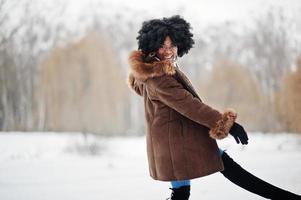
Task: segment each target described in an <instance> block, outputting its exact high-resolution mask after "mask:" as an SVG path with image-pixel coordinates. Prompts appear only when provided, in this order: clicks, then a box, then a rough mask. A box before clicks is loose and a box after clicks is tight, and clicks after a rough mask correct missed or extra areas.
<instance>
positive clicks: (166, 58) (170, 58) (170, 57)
mask: <svg viewBox="0 0 301 200" xmlns="http://www.w3.org/2000/svg"><path fill="white" fill-rule="evenodd" d="M172 59H173V56H164V60H172Z"/></svg>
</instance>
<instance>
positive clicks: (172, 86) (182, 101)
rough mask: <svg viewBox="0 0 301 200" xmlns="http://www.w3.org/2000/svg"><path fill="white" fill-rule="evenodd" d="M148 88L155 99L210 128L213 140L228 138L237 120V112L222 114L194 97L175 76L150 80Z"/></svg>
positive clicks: (230, 111)
mask: <svg viewBox="0 0 301 200" xmlns="http://www.w3.org/2000/svg"><path fill="white" fill-rule="evenodd" d="M147 86H149V87H150V89H151V90H153V91H155V92H154V94H155V98H157V99H158V100H160V101H161V102H163V103H164V104H166V105H167V106H169V107H171V108H172V109H174V110H176V111H177V112H179V113H181V114H182V115H184V116H185V117H187V118H189V119H191V120H193V121H195V122H197V123H199V124H201V125H204V126H206V127H208V128H209V129H210V136H211V137H212V138H215V139H222V138H224V137H226V136H227V135H228V133H229V130H230V128H231V127H232V125H233V123H234V121H235V119H236V113H235V111H233V110H228V111H225V112H224V113H223V114H221V113H220V112H219V111H217V110H215V109H213V108H212V107H210V106H208V105H206V104H205V103H203V102H202V101H201V100H200V99H198V98H196V97H194V96H193V95H192V94H191V93H190V92H189V91H187V90H186V89H185V88H184V87H183V85H182V84H180V83H179V82H178V81H177V80H176V79H175V78H174V77H173V76H162V77H157V78H152V79H149V80H148V81H147Z"/></svg>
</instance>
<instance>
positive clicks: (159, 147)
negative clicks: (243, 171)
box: [128, 51, 236, 181]
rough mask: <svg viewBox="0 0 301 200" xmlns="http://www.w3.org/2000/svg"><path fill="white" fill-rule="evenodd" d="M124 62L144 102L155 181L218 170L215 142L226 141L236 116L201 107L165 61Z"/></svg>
mask: <svg viewBox="0 0 301 200" xmlns="http://www.w3.org/2000/svg"><path fill="white" fill-rule="evenodd" d="M142 55H143V54H142V52H141V51H134V52H132V53H131V55H130V57H129V63H130V66H131V72H130V74H129V77H128V84H129V86H130V87H131V88H132V89H133V90H134V91H135V92H136V93H137V94H138V95H140V96H143V98H144V108H145V117H146V122H147V134H146V140H147V156H148V164H149V171H150V175H151V177H152V178H154V179H155V180H162V181H172V180H187V179H193V178H197V177H202V176H206V175H209V174H212V173H215V172H217V171H221V170H223V163H222V160H221V158H220V156H219V151H218V147H217V144H216V141H215V139H222V138H224V137H226V136H227V134H228V132H229V130H230V128H231V126H232V125H233V122H234V121H235V118H236V113H235V111H233V110H228V111H225V112H224V113H223V114H221V113H220V112H218V111H217V110H215V109H213V108H211V107H210V106H208V105H206V104H205V103H203V102H202V100H201V99H200V97H199V96H198V95H197V93H196V92H195V90H194V88H193V87H192V85H191V83H190V81H189V80H188V78H187V77H186V76H185V75H184V73H183V72H181V71H180V70H179V69H178V68H177V67H174V66H173V65H171V64H170V63H169V62H166V61H155V62H152V63H145V62H143V59H142Z"/></svg>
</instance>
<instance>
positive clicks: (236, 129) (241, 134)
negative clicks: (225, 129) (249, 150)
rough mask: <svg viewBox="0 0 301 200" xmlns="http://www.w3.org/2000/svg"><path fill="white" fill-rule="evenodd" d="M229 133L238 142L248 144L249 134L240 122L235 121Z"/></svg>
mask: <svg viewBox="0 0 301 200" xmlns="http://www.w3.org/2000/svg"><path fill="white" fill-rule="evenodd" d="M229 133H230V134H231V135H232V136H233V137H234V139H235V140H236V142H237V144H239V143H240V142H241V144H248V140H249V138H248V135H247V132H246V131H245V129H244V127H242V126H241V125H240V124H238V123H236V122H234V124H233V126H232V127H231V129H230V131H229Z"/></svg>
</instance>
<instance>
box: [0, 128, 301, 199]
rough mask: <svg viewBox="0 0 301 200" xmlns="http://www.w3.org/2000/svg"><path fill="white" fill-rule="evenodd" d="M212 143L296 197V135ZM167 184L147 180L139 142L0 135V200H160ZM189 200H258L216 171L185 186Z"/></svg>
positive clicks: (300, 144) (300, 187)
mask: <svg viewBox="0 0 301 200" xmlns="http://www.w3.org/2000/svg"><path fill="white" fill-rule="evenodd" d="M249 137H250V144H249V145H248V146H244V147H242V146H241V145H237V144H236V143H235V140H234V139H233V138H231V136H230V137H229V138H227V139H225V140H223V141H221V142H219V146H220V147H221V148H223V149H227V152H228V154H230V155H231V156H232V157H233V158H234V159H235V160H236V161H237V162H238V163H240V164H241V165H242V166H243V167H245V168H246V169H247V170H249V171H250V172H253V173H254V174H256V175H257V176H259V177H261V178H263V179H264V180H266V181H269V182H271V183H273V184H275V185H277V186H280V187H282V188H285V189H287V190H290V191H293V192H296V193H299V194H301V135H293V134H277V135H273V134H261V133H250V134H249ZM169 187H170V185H169V183H168V182H159V181H154V180H152V179H151V178H150V177H149V175H148V166H147V159H146V152H145V138H144V137H114V138H106V137H99V136H95V135H90V134H89V135H87V136H86V137H84V136H83V135H82V134H78V133H15V132H14V133H0V199H1V200H54V199H55V200H71V199H72V200H115V199H116V200H120V199H126V200H136V199H137V200H138V199H139V200H140V199H141V200H142V199H143V200H165V199H166V198H167V197H168V196H169V195H170V190H169V189H168V188H169ZM190 199H191V200H201V199H203V200H216V199H225V200H228V199H240V200H241V199H243V200H251V199H252V200H254V199H261V198H260V197H257V196H256V195H253V194H251V193H249V192H247V191H244V190H243V189H240V188H239V187H237V186H235V185H233V184H232V183H230V182H229V181H228V180H227V179H225V178H224V177H223V176H222V175H221V174H220V173H216V174H213V175H211V176H208V177H204V178H200V179H195V180H193V181H192V194H191V198H190Z"/></svg>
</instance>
